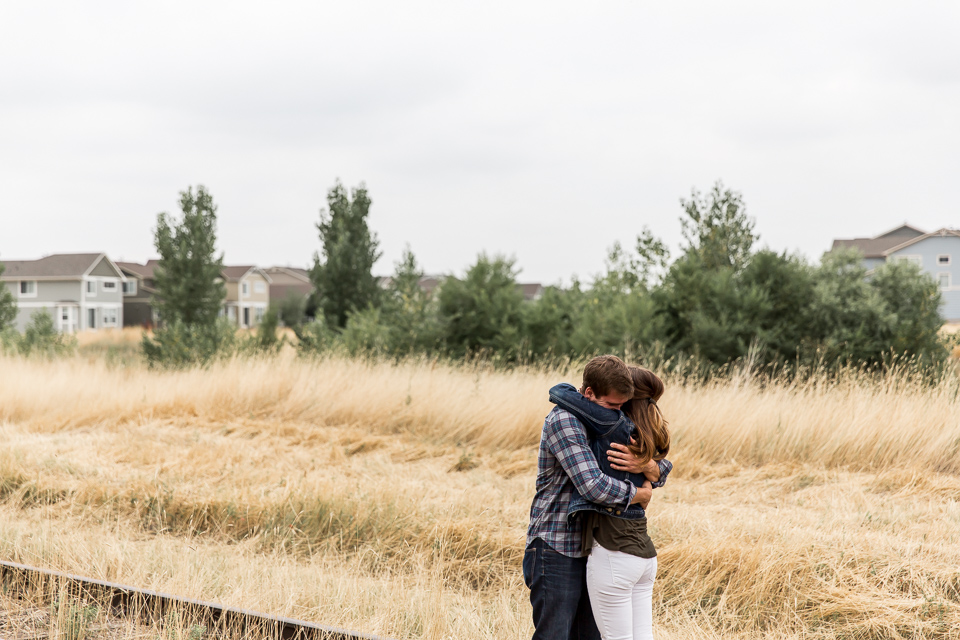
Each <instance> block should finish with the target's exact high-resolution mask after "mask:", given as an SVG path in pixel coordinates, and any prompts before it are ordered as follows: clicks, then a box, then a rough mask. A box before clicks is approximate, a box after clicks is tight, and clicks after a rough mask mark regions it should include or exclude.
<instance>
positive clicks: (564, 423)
mask: <svg viewBox="0 0 960 640" xmlns="http://www.w3.org/2000/svg"><path fill="white" fill-rule="evenodd" d="M544 437H545V438H546V445H547V448H548V449H549V451H550V452H551V453H552V454H553V455H554V456H556V458H557V461H558V462H559V463H560V466H561V467H563V470H564V472H566V474H567V476H568V477H569V478H570V480H571V481H572V482H573V486H574V487H576V489H577V491H579V492H580V495H582V496H583V497H584V498H586V499H587V500H589V501H590V502H595V503H597V504H602V505H606V506H610V507H626V506H627V505H628V504H634V503H636V502H637V500H639V499H642V498H643V495H642V494H641V495H640V496H639V498H638V496H637V494H638V493H639V491H638V489H636V487H634V486H633V484H631V483H629V482H622V481H620V480H616V479H614V478H611V477H610V476H608V475H605V474H604V473H603V472H602V471H601V470H600V467H599V465H598V464H597V459H596V457H595V456H594V455H593V451H591V450H590V446H589V443H588V442H587V436H586V433H585V432H584V430H583V426H582V425H581V424H580V421H579V420H577V419H576V418H575V417H574V416H573V415H572V414H570V413H568V412H566V411H560V412H557V413H556V414H554V415H553V416H551V417H550V418H549V419H548V425H547V429H546V430H545V431H544Z"/></svg>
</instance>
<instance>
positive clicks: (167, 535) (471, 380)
mask: <svg viewBox="0 0 960 640" xmlns="http://www.w3.org/2000/svg"><path fill="white" fill-rule="evenodd" d="M559 380H570V381H576V374H575V372H569V371H550V370H539V369H519V370H514V371H496V370H493V369H489V368H484V367H482V366H461V367H452V366H448V365H444V364H439V363H435V362H430V361H411V362H406V363H401V364H389V363H375V362H362V361H355V360H345V359H338V358H332V359H328V360H321V361H303V360H298V359H295V358H292V357H281V358H275V359H267V360H235V361H230V362H225V363H221V364H218V365H215V366H213V367H211V368H209V369H206V370H193V371H182V372H160V371H151V370H148V369H145V368H142V367H140V366H127V367H119V366H108V365H107V364H105V363H103V362H101V361H99V360H93V361H91V359H90V358H86V357H78V358H76V359H69V360H62V361H55V362H43V361H25V360H21V359H4V360H0V432H2V437H3V440H4V443H5V446H4V447H3V449H2V451H0V496H2V505H0V513H2V515H0V555H2V556H3V557H5V558H9V559H13V560H17V561H20V562H24V563H27V564H38V565H43V566H46V567H51V568H56V569H61V570H66V571H70V572H73V573H80V574H86V575H90V576H93V577H99V578H106V579H110V580H116V581H119V582H125V583H131V584H135V585H138V586H143V587H147V588H154V589H159V590H163V591H168V592H175V593H180V594H182V595H185V596H189V597H196V598H202V599H206V600H216V601H220V602H225V603H229V604H231V605H235V606H242V607H247V608H253V609H259V610H263V611H267V612H271V613H276V614H283V615H290V616H293V617H298V618H304V619H310V620H315V621H318V622H322V623H324V624H330V625H337V626H344V627H349V628H355V629H359V630H363V631H367V632H371V633H379V634H383V635H388V636H393V637H397V638H420V637H424V638H433V639H439V638H458V639H461V638H468V639H473V638H478V639H479V638H483V639H490V640H493V639H497V640H500V639H504V638H508V639H518V640H519V639H520V638H526V637H529V634H530V632H531V624H530V622H529V619H530V610H529V604H528V603H527V600H526V598H527V591H526V589H525V587H524V586H523V584H522V578H521V575H520V559H521V557H522V553H523V546H524V534H525V529H526V519H527V511H528V509H529V505H530V499H531V497H532V495H533V484H534V480H535V474H536V447H537V443H538V440H539V432H540V427H541V425H542V420H543V416H544V415H545V414H546V412H547V411H548V409H549V406H550V405H549V404H548V403H547V400H546V390H547V389H548V388H549V387H550V386H551V385H552V384H553V383H555V382H557V381H559ZM661 405H662V407H663V409H664V412H665V414H666V415H667V417H668V419H669V420H670V421H671V424H672V425H673V430H674V435H675V441H674V442H675V444H674V447H673V450H672V452H671V456H670V457H671V459H672V460H673V461H674V462H675V464H676V471H675V473H674V475H673V476H671V479H670V481H669V483H668V485H667V487H665V488H664V489H662V490H657V492H655V494H654V501H653V503H652V505H651V509H650V519H651V530H652V534H653V537H654V539H655V541H656V542H657V545H658V549H659V551H660V571H659V576H658V580H657V588H656V590H655V596H656V601H657V621H658V625H659V626H658V629H659V637H660V638H761V637H764V638H766V637H774V638H776V637H782V638H921V637H922V638H929V637H942V638H950V637H958V636H957V631H956V630H957V629H958V628H960V568H958V567H960V561H958V558H960V503H958V500H960V477H958V475H957V474H958V471H960V455H958V453H960V403H958V401H957V383H956V381H955V380H947V381H944V382H943V383H941V384H939V385H925V384H923V383H921V382H918V381H914V380H911V379H910V377H909V376H907V375H906V374H905V372H902V371H901V372H893V373H891V374H889V375H888V376H886V377H884V378H879V379H872V378H868V377H866V376H861V375H855V374H851V375H849V376H845V377H842V378H840V379H839V380H832V381H831V380H827V379H826V378H822V379H815V380H813V381H809V382H805V383H796V384H788V383H772V384H763V385H761V384H759V383H757V382H756V381H754V380H751V379H750V378H749V377H748V376H744V375H742V376H736V375H735V376H733V377H731V378H730V379H729V380H727V381H718V382H711V383H707V384H695V383H683V382H680V381H675V380H674V381H668V389H667V394H666V395H665V397H664V399H663V401H662V402H661Z"/></svg>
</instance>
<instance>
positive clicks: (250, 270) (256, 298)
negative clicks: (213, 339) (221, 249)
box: [220, 265, 271, 328]
mask: <svg viewBox="0 0 960 640" xmlns="http://www.w3.org/2000/svg"><path fill="white" fill-rule="evenodd" d="M220 274H221V275H222V277H223V281H224V283H225V284H226V285H227V297H226V299H225V300H224V302H223V309H222V311H221V314H222V315H224V316H226V317H227V318H229V319H230V321H231V322H233V323H234V324H236V325H237V326H238V327H241V328H249V327H255V326H256V325H258V324H260V322H261V321H262V320H263V315H264V314H265V313H266V312H267V308H268V307H269V306H270V282H271V278H270V276H269V275H267V272H266V271H264V270H263V269H261V268H260V267H254V266H252V265H248V266H237V267H224V268H223V270H222V271H221V272H220Z"/></svg>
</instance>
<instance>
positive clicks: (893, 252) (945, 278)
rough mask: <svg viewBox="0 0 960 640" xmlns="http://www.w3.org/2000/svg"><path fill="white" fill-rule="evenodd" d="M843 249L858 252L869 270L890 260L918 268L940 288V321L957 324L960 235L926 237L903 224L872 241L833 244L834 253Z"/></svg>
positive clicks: (949, 231) (950, 232) (940, 232)
mask: <svg viewBox="0 0 960 640" xmlns="http://www.w3.org/2000/svg"><path fill="white" fill-rule="evenodd" d="M843 247H850V248H855V249H859V250H860V252H861V253H863V263H864V266H866V267H867V269H871V270H872V269H875V268H876V267H878V266H880V265H881V264H883V263H884V262H888V261H892V260H904V261H907V262H912V263H914V264H916V265H918V266H919V267H920V268H921V269H922V270H923V271H925V272H926V273H928V274H930V276H931V277H933V279H934V280H936V281H937V283H939V285H940V293H941V295H942V296H943V306H942V307H941V310H940V312H941V313H942V314H943V317H944V318H945V319H946V320H947V322H958V321H960V231H958V230H956V229H946V228H944V229H939V230H938V231H933V232H930V233H925V232H924V231H921V230H920V229H917V228H916V227H912V226H910V225H907V224H904V225H901V226H899V227H897V228H896V229H893V230H891V231H888V232H886V233H883V234H880V235H879V236H876V237H874V238H851V239H848V240H834V241H833V249H839V248H843ZM954 258H956V260H957V261H958V262H956V263H955V262H954Z"/></svg>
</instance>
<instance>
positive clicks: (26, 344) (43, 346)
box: [17, 309, 77, 357]
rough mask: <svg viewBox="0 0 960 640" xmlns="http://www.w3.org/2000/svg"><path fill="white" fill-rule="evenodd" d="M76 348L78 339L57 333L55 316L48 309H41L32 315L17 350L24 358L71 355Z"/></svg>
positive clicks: (19, 340)
mask: <svg viewBox="0 0 960 640" xmlns="http://www.w3.org/2000/svg"><path fill="white" fill-rule="evenodd" d="M76 348H77V339H76V338H74V337H73V336H72V335H69V334H64V333H60V332H59V331H57V329H56V327H55V326H54V323H53V316H52V315H50V312H49V311H48V310H47V309H39V310H38V311H34V312H33V314H31V316H30V322H29V323H27V327H26V330H25V331H24V332H23V335H22V336H19V339H18V340H17V349H18V350H19V352H20V354H21V355H23V356H31V355H33V356H46V357H53V356H61V355H70V354H72V353H73V352H74V351H76Z"/></svg>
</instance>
